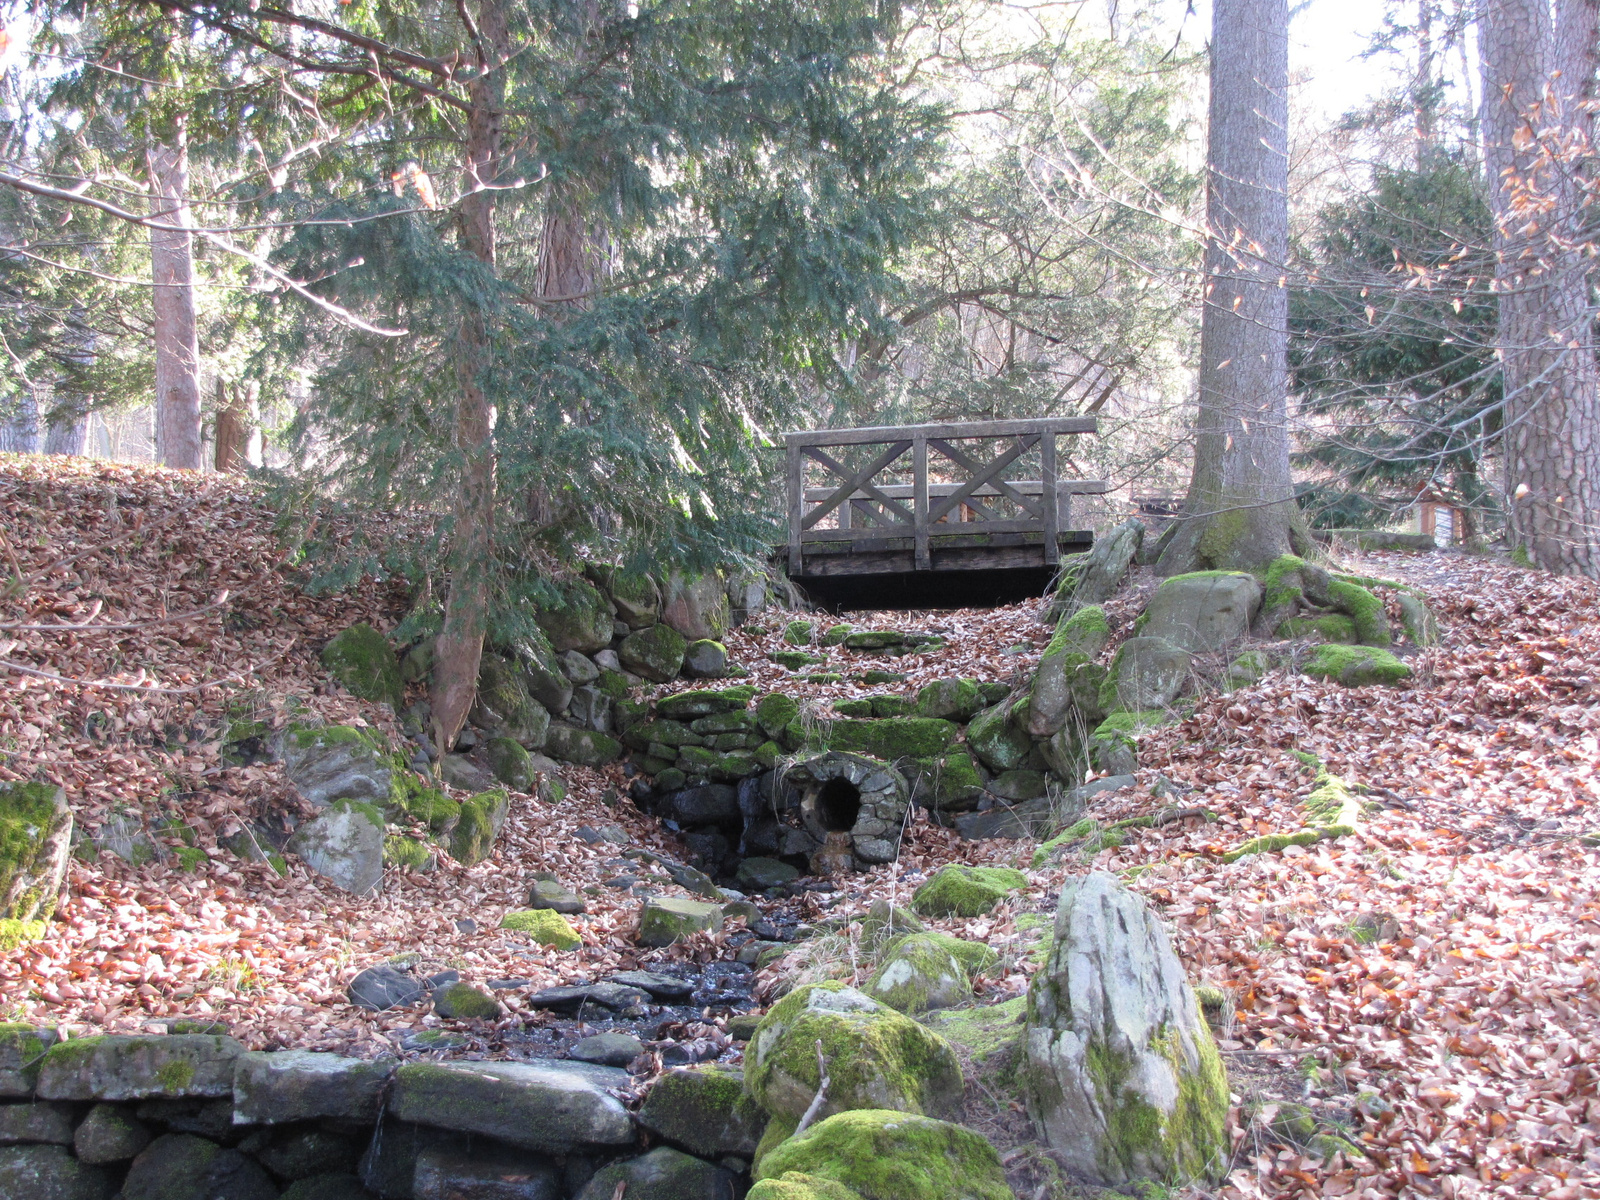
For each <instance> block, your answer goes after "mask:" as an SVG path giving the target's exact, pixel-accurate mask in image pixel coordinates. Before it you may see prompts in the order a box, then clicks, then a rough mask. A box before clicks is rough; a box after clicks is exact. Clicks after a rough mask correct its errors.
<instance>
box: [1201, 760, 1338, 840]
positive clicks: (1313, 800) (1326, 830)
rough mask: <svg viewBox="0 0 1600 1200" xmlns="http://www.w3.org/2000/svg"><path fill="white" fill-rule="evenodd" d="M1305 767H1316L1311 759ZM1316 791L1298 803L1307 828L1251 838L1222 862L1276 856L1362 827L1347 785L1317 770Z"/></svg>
mask: <svg viewBox="0 0 1600 1200" xmlns="http://www.w3.org/2000/svg"><path fill="white" fill-rule="evenodd" d="M1305 757H1306V758H1309V759H1311V763H1310V764H1308V765H1316V762H1317V760H1316V759H1315V758H1314V757H1312V756H1311V755H1306V756H1305ZM1316 785H1317V786H1316V787H1315V789H1313V791H1312V792H1311V794H1310V795H1309V796H1307V797H1306V798H1305V800H1304V801H1303V802H1302V803H1301V809H1302V810H1303V811H1304V812H1305V814H1306V824H1305V827H1304V828H1302V829H1298V830H1296V831H1294V832H1293V833H1269V834H1264V835H1263V836H1261V837H1254V838H1251V839H1250V840H1249V841H1247V842H1245V843H1244V844H1243V845H1242V846H1240V847H1238V848H1237V849H1235V850H1232V851H1229V852H1228V853H1227V854H1225V855H1223V856H1222V861H1223V862H1230V863H1231V862H1238V861H1239V860H1240V859H1241V858H1244V857H1245V856H1247V855H1250V854H1275V853H1277V852H1278V851H1280V850H1282V849H1284V848H1285V847H1286V846H1311V845H1314V844H1316V843H1317V842H1320V841H1322V840H1323V839H1324V838H1335V837H1344V836H1345V835H1346V834H1350V833H1354V832H1355V830H1356V827H1357V826H1358V825H1359V824H1361V819H1362V807H1361V801H1360V799H1359V798H1358V797H1357V796H1356V794H1355V792H1354V791H1353V789H1352V788H1351V787H1350V785H1349V784H1348V783H1346V782H1345V781H1344V780H1343V779H1341V778H1340V777H1339V776H1337V775H1332V774H1330V773H1328V772H1327V771H1325V770H1322V769H1321V768H1320V767H1318V768H1317V779H1316Z"/></svg>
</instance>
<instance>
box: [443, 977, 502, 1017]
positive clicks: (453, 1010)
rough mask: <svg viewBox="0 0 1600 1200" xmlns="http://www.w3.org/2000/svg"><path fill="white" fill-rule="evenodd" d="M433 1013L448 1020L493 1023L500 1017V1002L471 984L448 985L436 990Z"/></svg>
mask: <svg viewBox="0 0 1600 1200" xmlns="http://www.w3.org/2000/svg"><path fill="white" fill-rule="evenodd" d="M433 1011H434V1012H435V1013H437V1014H438V1015H439V1016H441V1017H444V1018H445V1019H446V1020H452V1021H492V1020H494V1019H495V1018H496V1017H498V1016H499V1015H500V1002H499V1001H498V1000H496V999H495V998H494V997H493V996H491V995H489V994H488V993H487V992H481V991H479V990H478V989H477V988H475V987H473V986H472V985H471V984H470V983H447V984H445V985H444V986H443V987H440V988H435V989H434V992H433Z"/></svg>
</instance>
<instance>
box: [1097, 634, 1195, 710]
mask: <svg viewBox="0 0 1600 1200" xmlns="http://www.w3.org/2000/svg"><path fill="white" fill-rule="evenodd" d="M1191 658H1192V655H1190V653H1189V652H1188V651H1187V650H1185V649H1183V648H1182V647H1181V646H1174V645H1173V644H1172V643H1171V642H1169V641H1167V640H1166V639H1165V638H1158V637H1136V638H1129V639H1128V640H1127V641H1125V642H1123V643H1122V645H1121V646H1119V647H1117V656H1116V658H1114V659H1112V661H1111V670H1110V671H1109V672H1108V673H1107V674H1106V680H1105V683H1104V684H1102V685H1101V688H1100V707H1101V708H1102V709H1104V710H1105V711H1106V712H1116V711H1118V710H1121V709H1126V710H1129V711H1131V712H1147V711H1149V710H1150V709H1153V708H1164V707H1165V706H1166V705H1168V704H1170V703H1172V701H1173V700H1174V699H1176V697H1177V695H1178V693H1179V692H1180V691H1182V690H1183V685H1184V682H1185V681H1186V680H1187V679H1188V678H1189V662H1190V659H1191Z"/></svg>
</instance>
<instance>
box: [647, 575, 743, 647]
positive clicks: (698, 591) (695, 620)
mask: <svg viewBox="0 0 1600 1200" xmlns="http://www.w3.org/2000/svg"><path fill="white" fill-rule="evenodd" d="M663 593H664V602H663V604H662V608H661V619H662V621H664V622H665V623H666V624H668V625H670V626H672V627H673V628H674V629H676V630H677V631H678V632H679V633H681V634H683V636H684V637H685V638H687V639H688V640H689V641H691V642H698V641H700V640H701V639H703V638H711V639H713V640H715V641H721V640H722V637H723V635H724V634H726V633H727V632H728V622H729V612H728V591H727V588H726V587H725V586H724V585H723V582H722V578H721V576H719V575H718V574H717V573H716V572H714V571H713V572H711V573H710V574H707V575H700V576H695V577H692V578H691V577H688V576H685V575H681V574H680V575H674V576H672V578H671V579H669V580H668V581H667V585H666V587H665V588H664V589H663Z"/></svg>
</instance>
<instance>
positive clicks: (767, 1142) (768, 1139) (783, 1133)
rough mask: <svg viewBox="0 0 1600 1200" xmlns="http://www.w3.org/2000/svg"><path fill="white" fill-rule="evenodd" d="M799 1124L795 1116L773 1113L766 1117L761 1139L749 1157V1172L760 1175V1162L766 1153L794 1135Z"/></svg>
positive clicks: (758, 1176) (757, 1176)
mask: <svg viewBox="0 0 1600 1200" xmlns="http://www.w3.org/2000/svg"><path fill="white" fill-rule="evenodd" d="M799 1124H800V1121H799V1118H797V1117H785V1116H782V1115H780V1114H774V1115H773V1116H771V1117H769V1118H767V1127H766V1128H765V1129H764V1130H762V1131H761V1140H760V1141H759V1142H757V1143H756V1152H755V1154H754V1155H753V1156H752V1157H751V1159H750V1173H751V1175H752V1176H754V1177H755V1178H757V1179H759V1178H760V1177H761V1164H762V1162H763V1161H765V1159H766V1157H767V1155H769V1154H771V1153H772V1152H773V1151H774V1150H776V1149H777V1148H778V1147H779V1146H781V1145H783V1143H785V1142H787V1141H788V1140H789V1139H790V1138H792V1137H793V1136H794V1131H795V1127H796V1126H798V1125H799Z"/></svg>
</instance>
